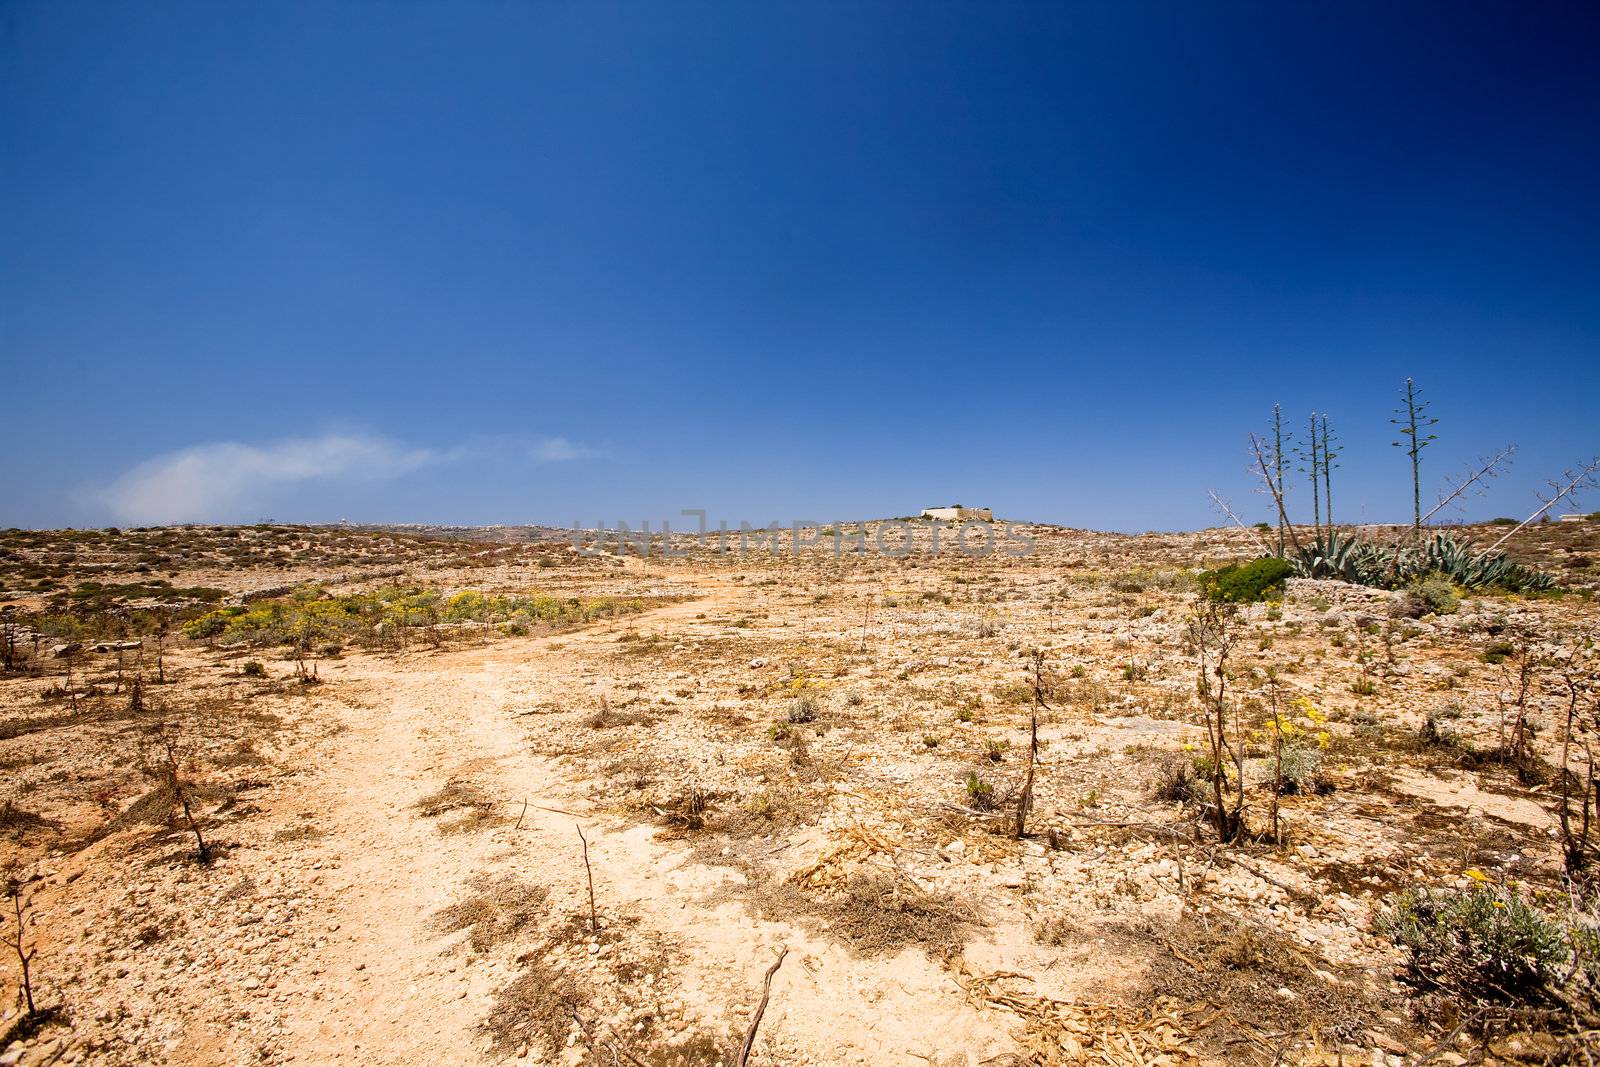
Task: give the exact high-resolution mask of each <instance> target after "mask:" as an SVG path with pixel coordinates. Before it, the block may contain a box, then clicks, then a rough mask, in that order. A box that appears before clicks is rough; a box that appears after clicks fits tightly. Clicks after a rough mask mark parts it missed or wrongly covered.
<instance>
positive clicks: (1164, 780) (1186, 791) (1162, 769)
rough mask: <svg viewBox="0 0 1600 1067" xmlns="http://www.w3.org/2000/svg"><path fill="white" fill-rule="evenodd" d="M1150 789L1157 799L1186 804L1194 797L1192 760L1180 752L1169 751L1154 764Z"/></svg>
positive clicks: (1194, 786)
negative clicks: (1153, 774) (1169, 752)
mask: <svg viewBox="0 0 1600 1067" xmlns="http://www.w3.org/2000/svg"><path fill="white" fill-rule="evenodd" d="M1150 791H1151V793H1152V794H1153V795H1154V796H1155V798H1156V799H1157V800H1164V801H1166V802H1167V803H1169V804H1187V803H1189V801H1191V800H1193V799H1194V798H1195V793H1196V785H1195V776H1194V760H1192V759H1190V758H1189V757H1188V756H1186V755H1183V754H1182V753H1171V754H1169V755H1167V756H1166V757H1164V758H1163V759H1162V760H1161V762H1160V763H1158V764H1156V768H1155V776H1154V780H1153V781H1152V782H1151V783H1150Z"/></svg>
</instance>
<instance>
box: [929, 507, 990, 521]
mask: <svg viewBox="0 0 1600 1067" xmlns="http://www.w3.org/2000/svg"><path fill="white" fill-rule="evenodd" d="M922 517H923V518H925V519H939V520H941V521H944V522H966V521H967V520H968V519H976V520H977V521H978V522H993V521H994V511H993V509H991V508H964V507H962V506H961V505H960V504H951V505H950V506H949V507H947V508H923V509H922Z"/></svg>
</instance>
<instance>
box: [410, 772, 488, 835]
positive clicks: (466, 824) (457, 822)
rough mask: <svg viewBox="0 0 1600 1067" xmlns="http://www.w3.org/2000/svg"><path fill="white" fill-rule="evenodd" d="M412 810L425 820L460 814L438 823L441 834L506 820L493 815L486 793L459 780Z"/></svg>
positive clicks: (469, 783) (445, 785)
mask: <svg viewBox="0 0 1600 1067" xmlns="http://www.w3.org/2000/svg"><path fill="white" fill-rule="evenodd" d="M411 807H412V808H413V809H414V810H416V811H418V812H421V813H422V815H423V817H424V818H428V819H436V818H438V817H439V816H441V815H447V814H450V813H452V812H459V813H460V814H459V815H458V816H457V817H456V818H453V819H450V820H447V821H444V822H441V823H439V832H440V833H442V834H459V833H466V832H469V831H472V830H482V829H486V828H487V827H490V826H494V825H496V824H498V823H501V822H504V821H505V819H504V817H503V816H500V815H497V814H495V810H494V809H495V803H494V800H493V799H492V798H491V797H490V796H489V794H487V793H485V792H484V791H483V789H482V788H480V787H479V786H477V785H474V784H473V783H471V782H468V781H465V780H464V779H461V778H452V779H450V780H449V781H447V782H446V783H445V784H444V785H443V786H441V787H440V788H439V789H438V790H437V791H435V792H433V793H429V794H428V795H427V796H425V797H423V798H422V799H421V800H419V801H417V802H416V803H415V804H413V805H411Z"/></svg>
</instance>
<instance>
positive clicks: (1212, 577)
mask: <svg viewBox="0 0 1600 1067" xmlns="http://www.w3.org/2000/svg"><path fill="white" fill-rule="evenodd" d="M1293 573H1294V568H1293V567H1292V566H1290V564H1289V562H1288V560H1283V559H1279V558H1278V557H1276V556H1262V557H1261V558H1260V559H1253V560H1251V561H1250V562H1249V563H1230V564H1228V565H1227V566H1225V567H1218V568H1217V569H1216V570H1214V571H1206V572H1205V573H1204V574H1202V575H1200V578H1199V581H1200V590H1201V592H1203V593H1204V594H1205V595H1206V596H1207V597H1208V598H1210V599H1211V600H1219V601H1223V602H1225V603H1229V604H1252V603H1255V602H1256V601H1258V600H1266V599H1267V598H1268V597H1269V596H1270V597H1273V598H1276V597H1278V596H1281V595H1282V593H1283V583H1284V580H1285V579H1286V578H1288V577H1289V575H1291V574H1293Z"/></svg>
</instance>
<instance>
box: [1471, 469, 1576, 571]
mask: <svg viewBox="0 0 1600 1067" xmlns="http://www.w3.org/2000/svg"><path fill="white" fill-rule="evenodd" d="M1597 473H1600V456H1596V457H1595V458H1594V459H1592V460H1590V461H1589V463H1588V465H1587V466H1585V467H1583V468H1582V469H1581V470H1579V471H1578V472H1577V473H1573V472H1572V471H1571V470H1570V469H1569V470H1566V471H1563V472H1562V474H1561V477H1562V478H1565V479H1567V482H1566V484H1564V485H1563V484H1562V483H1561V479H1560V478H1557V479H1554V480H1552V481H1550V482H1548V483H1546V484H1548V485H1549V486H1550V488H1551V489H1553V490H1555V495H1554V496H1552V497H1551V498H1550V499H1549V500H1546V501H1545V502H1544V506H1543V507H1542V508H1540V509H1539V510H1538V511H1535V512H1534V513H1533V514H1532V515H1529V516H1528V517H1527V518H1525V519H1523V520H1522V521H1521V522H1519V523H1517V525H1516V527H1515V529H1512V530H1510V531H1508V532H1507V533H1506V535H1505V536H1504V537H1502V538H1500V540H1498V541H1496V542H1495V543H1494V544H1492V545H1490V546H1489V551H1490V552H1493V551H1494V550H1495V549H1497V548H1499V547H1500V546H1501V545H1503V544H1505V543H1506V542H1507V541H1509V540H1510V539H1511V537H1512V535H1513V534H1515V533H1516V532H1517V531H1518V530H1521V529H1522V528H1523V527H1524V526H1526V525H1528V523H1530V522H1536V521H1538V519H1539V517H1540V516H1542V515H1544V514H1545V513H1546V512H1547V511H1549V510H1550V509H1551V508H1553V507H1555V506H1556V504H1558V503H1559V502H1560V501H1561V500H1563V499H1564V498H1566V497H1569V496H1571V495H1572V494H1573V493H1576V492H1578V491H1579V490H1581V489H1592V488H1594V483H1595V475H1596V474H1597Z"/></svg>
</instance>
